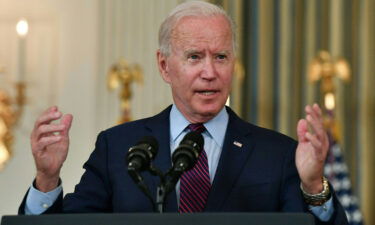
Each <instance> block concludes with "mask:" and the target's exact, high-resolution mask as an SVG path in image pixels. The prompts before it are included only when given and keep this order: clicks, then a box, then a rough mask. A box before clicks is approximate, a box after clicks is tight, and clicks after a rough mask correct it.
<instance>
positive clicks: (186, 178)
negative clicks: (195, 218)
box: [178, 123, 211, 213]
mask: <svg viewBox="0 0 375 225" xmlns="http://www.w3.org/2000/svg"><path fill="white" fill-rule="evenodd" d="M188 128H189V129H190V130H191V131H197V132H200V133H202V132H203V131H204V130H205V129H206V128H205V127H204V126H203V124H201V123H198V124H190V125H189V126H188ZM210 188H211V182H210V174H209V171H208V161H207V154H206V151H205V150H204V149H203V150H202V152H201V154H200V155H199V157H198V161H197V163H196V164H195V166H194V167H193V168H192V169H191V170H189V171H186V172H184V173H183V174H182V176H181V178H180V206H179V209H178V211H179V212H180V213H194V212H202V211H203V209H204V207H205V206H206V203H207V198H208V192H209V191H210Z"/></svg>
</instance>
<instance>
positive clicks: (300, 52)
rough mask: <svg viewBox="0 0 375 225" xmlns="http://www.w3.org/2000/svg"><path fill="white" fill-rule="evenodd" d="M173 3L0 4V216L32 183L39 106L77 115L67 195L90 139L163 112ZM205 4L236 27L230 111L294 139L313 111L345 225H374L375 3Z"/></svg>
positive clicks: (275, 0) (226, 0)
mask: <svg viewBox="0 0 375 225" xmlns="http://www.w3.org/2000/svg"><path fill="white" fill-rule="evenodd" d="M181 2H183V1H182V0H151V1H150V0H106V1H101V0H64V1H62V0H0V187H1V188H0V216H1V215H6V214H16V213H17V209H18V205H19V203H20V202H21V200H22V198H23V196H24V194H25V192H26V190H27V189H28V187H29V186H30V185H31V182H32V181H33V178H34V175H35V168H34V165H33V159H32V156H31V151H30V146H29V135H30V132H31V130H32V128H33V126H34V120H35V118H36V117H37V116H38V115H40V114H41V113H42V112H43V111H44V110H45V109H46V108H47V107H49V106H51V105H57V106H59V108H60V109H61V110H62V111H63V112H66V113H72V114H73V116H74V121H73V126H72V129H71V147H70V152H69V155H68V159H67V161H66V163H65V164H64V167H63V170H62V180H63V185H64V191H65V192H71V191H72V190H73V188H74V185H75V184H76V183H78V182H79V179H80V176H81V175H82V173H83V169H82V165H83V163H84V162H85V161H86V160H87V159H88V157H89V154H90V152H91V151H92V150H93V147H94V143H95V139H96V135H97V134H98V132H100V131H101V130H103V129H106V128H108V127H111V126H113V125H115V124H116V123H117V122H119V121H128V120H134V119H139V118H143V117H147V116H152V115H154V114H155V113H158V112H160V111H161V110H162V109H164V108H165V107H166V106H168V105H169V104H171V102H172V99H171V94H170V91H169V87H168V86H167V85H166V84H165V83H164V82H163V81H162V79H161V78H160V77H159V72H158V70H157V66H156V49H157V46H158V44H157V35H158V28H159V25H160V23H161V22H162V20H163V19H164V18H165V17H166V15H167V14H168V12H169V11H170V10H171V9H172V8H174V7H175V6H176V5H177V4H179V3H181ZM210 2H212V3H215V4H218V5H221V6H222V7H223V8H224V9H225V10H227V11H228V13H229V14H230V15H231V16H232V18H233V19H234V21H235V23H236V25H237V26H236V29H237V36H236V39H237V44H238V46H237V56H238V61H237V64H236V71H235V76H234V82H233V88H232V94H231V96H230V100H229V103H228V104H229V105H230V106H231V107H232V108H233V109H234V110H235V111H236V112H237V113H238V114H239V115H240V116H241V117H242V118H243V119H245V120H247V121H249V122H251V123H254V124H257V125H260V126H263V127H267V128H271V129H274V130H277V131H279V132H281V133H284V134H287V135H289V136H292V137H294V138H295V137H296V131H295V129H296V124H297V121H298V120H299V118H301V117H302V116H304V106H305V105H306V104H311V103H314V102H317V103H319V104H320V105H322V107H323V108H324V112H325V115H326V117H325V118H326V120H325V125H326V128H327V131H328V132H329V134H330V140H331V152H330V155H329V157H328V159H327V166H326V170H325V173H326V176H327V177H328V178H329V179H330V181H331V183H332V184H333V185H334V186H335V189H336V190H337V194H339V195H340V199H341V200H342V204H343V205H344V206H345V207H346V209H347V213H348V216H349V218H350V220H351V222H352V224H363V221H364V224H375V215H374V213H373V212H374V211H375V194H374V190H375V181H374V174H375V165H374V164H375V140H374V139H375V138H374V133H375V90H374V89H375V88H374V86H375V74H374V71H375V13H374V12H375V0H330V1H327V0H232V1H230V0H211V1H210ZM16 27H17V29H16Z"/></svg>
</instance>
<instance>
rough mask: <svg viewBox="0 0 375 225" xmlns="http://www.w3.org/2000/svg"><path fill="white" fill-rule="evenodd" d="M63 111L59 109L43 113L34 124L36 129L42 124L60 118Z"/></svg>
mask: <svg viewBox="0 0 375 225" xmlns="http://www.w3.org/2000/svg"><path fill="white" fill-rule="evenodd" d="M61 115H62V114H61V112H59V111H52V112H47V113H44V114H42V115H41V116H40V117H39V118H38V119H37V120H36V121H35V125H34V129H37V128H38V127H39V126H40V125H42V124H48V123H50V122H52V121H54V120H57V119H60V117H61Z"/></svg>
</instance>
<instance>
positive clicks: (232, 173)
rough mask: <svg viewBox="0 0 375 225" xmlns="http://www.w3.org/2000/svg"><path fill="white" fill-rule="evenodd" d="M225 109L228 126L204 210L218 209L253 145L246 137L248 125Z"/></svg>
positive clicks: (248, 129) (248, 131) (248, 133)
mask: <svg viewBox="0 0 375 225" xmlns="http://www.w3.org/2000/svg"><path fill="white" fill-rule="evenodd" d="M227 111H228V113H229V122H228V128H227V131H226V135H225V140H224V145H223V149H222V152H221V156H220V160H219V164H218V168H217V170H216V175H215V179H214V181H213V184H212V187H211V191H210V193H209V196H208V202H207V205H206V209H205V211H220V209H221V208H222V205H223V204H224V202H225V200H226V199H227V197H228V196H229V194H230V191H231V189H232V187H233V185H234V184H235V182H236V181H237V179H238V176H239V175H240V174H241V171H242V169H243V166H244V165H245V163H246V161H247V160H248V158H249V156H250V154H251V152H252V149H253V147H254V143H253V142H250V140H249V138H248V136H249V135H250V128H249V126H248V125H246V123H245V122H244V121H242V120H241V119H240V118H238V117H237V115H235V113H234V112H233V111H231V110H230V109H229V108H227Z"/></svg>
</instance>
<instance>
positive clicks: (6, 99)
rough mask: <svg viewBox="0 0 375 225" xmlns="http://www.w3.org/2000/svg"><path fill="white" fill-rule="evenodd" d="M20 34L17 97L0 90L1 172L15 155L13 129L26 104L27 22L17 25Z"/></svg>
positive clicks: (0, 71) (2, 69)
mask: <svg viewBox="0 0 375 225" xmlns="http://www.w3.org/2000/svg"><path fill="white" fill-rule="evenodd" d="M16 31H17V33H18V36H19V39H18V73H17V74H16V75H17V79H16V85H15V88H16V96H15V98H14V99H12V98H11V96H9V95H8V94H7V93H6V92H5V91H4V90H0V171H1V170H2V169H3V168H4V166H5V163H6V162H7V161H8V160H9V159H10V157H11V156H12V154H13V150H12V145H13V141H14V137H13V134H12V129H13V128H14V126H15V125H16V124H17V122H18V121H19V118H20V116H21V114H22V112H23V106H24V105H25V102H26V97H25V90H26V85H25V82H24V81H23V80H24V76H25V62H26V60H25V57H26V54H25V51H26V36H27V33H28V31H29V25H28V22H27V20H25V19H21V20H19V21H18V23H17V25H16ZM3 74H5V67H1V68H0V76H3Z"/></svg>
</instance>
